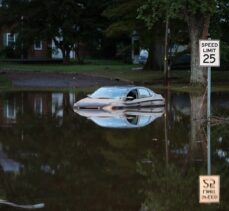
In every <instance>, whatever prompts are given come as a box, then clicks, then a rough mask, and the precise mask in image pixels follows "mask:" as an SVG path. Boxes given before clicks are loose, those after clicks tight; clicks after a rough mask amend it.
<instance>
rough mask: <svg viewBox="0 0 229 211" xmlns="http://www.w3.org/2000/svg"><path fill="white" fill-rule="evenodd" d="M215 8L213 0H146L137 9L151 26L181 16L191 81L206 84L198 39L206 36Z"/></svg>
mask: <svg viewBox="0 0 229 211" xmlns="http://www.w3.org/2000/svg"><path fill="white" fill-rule="evenodd" d="M215 10H216V1H214V0H204V1H199V0H190V1H184V0H175V1H169V0H147V1H145V3H144V4H143V5H142V6H141V7H140V9H139V18H141V19H143V20H144V21H145V23H146V25H147V26H148V27H149V28H151V27H152V26H153V25H154V24H155V23H157V22H158V21H160V20H163V19H164V20H165V19H166V18H182V19H184V20H185V21H186V23H187V25H188V29H189V37H190V43H191V44H190V46H191V55H192V58H191V78H190V82H191V83H200V84H203V85H204V84H206V82H207V79H206V68H204V67H200V66H199V39H206V38H207V37H208V30H209V24H210V17H211V16H212V14H213V13H214V12H215Z"/></svg>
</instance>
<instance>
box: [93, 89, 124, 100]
mask: <svg viewBox="0 0 229 211" xmlns="http://www.w3.org/2000/svg"><path fill="white" fill-rule="evenodd" d="M126 91H127V89H126V88H120V87H102V88H99V89H98V90H96V91H95V92H94V93H92V94H91V95H90V97H91V98H97V99H98V98H99V99H115V98H121V97H123V96H125V94H126Z"/></svg>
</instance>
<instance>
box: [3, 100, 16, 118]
mask: <svg viewBox="0 0 229 211" xmlns="http://www.w3.org/2000/svg"><path fill="white" fill-rule="evenodd" d="M4 117H6V119H9V120H16V103H15V100H14V99H8V100H6V101H5V105H4Z"/></svg>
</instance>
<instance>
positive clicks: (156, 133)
mask: <svg viewBox="0 0 229 211" xmlns="http://www.w3.org/2000/svg"><path fill="white" fill-rule="evenodd" d="M87 94H88V93H84V92H81V91H80V92H71V93H69V92H63V93H62V92H51V91H50V92H38V91H34V92H29V91H23V92H20V91H18V92H16V91H15V92H1V94H0V179H1V182H0V199H2V200H7V201H9V202H13V203H16V204H19V205H34V204H40V203H42V204H43V205H44V206H43V208H42V209H41V210H55V211H57V210H60V211H63V210H66V211H67V210H82V211H89V210H90V211H94V210H96V211H97V210H98V211H103V210H104V211H122V210H123V211H124V210H125V211H127V210H128V211H135V210H136V211H151V210H163V211H164V210H168V211H170V210H171V211H173V210H176V211H179V210H180V211H189V210H192V211H194V210H212V211H215V210H229V189H228V185H229V154H228V153H229V142H228V141H229V120H228V117H229V94H228V93H213V94H212V117H213V118H212V123H211V163H210V166H211V174H212V175H219V176H220V204H199V186H198V182H199V175H207V171H208V167H209V166H208V164H209V162H208V161H209V159H208V155H209V154H208V148H207V121H206V115H207V111H206V109H207V106H206V93H202V94H191V95H189V94H187V93H186V94H183V93H174V92H168V91H167V92H166V93H162V95H163V96H164V97H165V98H166V106H165V108H164V109H162V110H134V111H133V110H132V111H130V110H128V111H123V112H120V113H118V114H117V113H116V114H110V115H104V114H101V113H97V114H93V115H92V114H90V113H86V114H85V113H80V114H79V113H76V112H74V110H73V104H74V103H75V102H76V101H78V100H79V99H82V98H84V97H85V96H86V95H87ZM0 209H1V210H16V208H13V207H11V206H8V205H3V204H1V201H0Z"/></svg>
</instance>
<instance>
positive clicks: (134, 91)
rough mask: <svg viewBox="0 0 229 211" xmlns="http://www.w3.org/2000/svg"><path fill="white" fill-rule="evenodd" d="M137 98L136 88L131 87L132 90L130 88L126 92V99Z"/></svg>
mask: <svg viewBox="0 0 229 211" xmlns="http://www.w3.org/2000/svg"><path fill="white" fill-rule="evenodd" d="M128 97H129V98H128ZM137 98H138V91H137V89H133V90H131V91H130V92H129V93H128V94H127V100H134V99H137Z"/></svg>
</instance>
